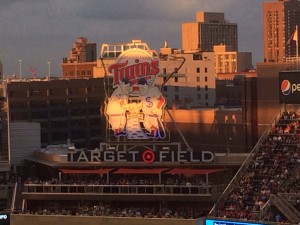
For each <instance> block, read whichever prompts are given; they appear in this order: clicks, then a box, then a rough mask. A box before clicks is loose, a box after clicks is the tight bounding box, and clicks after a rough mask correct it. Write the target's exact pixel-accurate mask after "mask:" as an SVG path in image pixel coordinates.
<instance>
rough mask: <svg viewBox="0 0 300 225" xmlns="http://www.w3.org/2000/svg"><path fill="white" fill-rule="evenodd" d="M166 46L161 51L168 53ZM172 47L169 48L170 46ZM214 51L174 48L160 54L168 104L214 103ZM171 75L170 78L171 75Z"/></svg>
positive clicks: (199, 105) (200, 105) (160, 79)
mask: <svg viewBox="0 0 300 225" xmlns="http://www.w3.org/2000/svg"><path fill="white" fill-rule="evenodd" d="M167 49H168V48H166V47H164V48H162V49H161V52H163V53H166V52H168V51H167ZM169 49H170V48H169ZM214 66H215V63H214V53H213V52H194V53H185V52H183V51H180V50H178V51H174V52H173V53H172V54H170V55H169V54H163V56H162V57H161V58H160V73H161V74H160V75H159V76H158V78H157V79H156V83H157V84H158V85H163V84H164V87H163V91H164V93H165V95H166V96H167V98H168V108H171V107H175V108H185V109H189V108H205V107H213V106H214V104H215V89H216V82H215V70H214ZM170 75H172V76H171V77H170V78H169V76H170Z"/></svg>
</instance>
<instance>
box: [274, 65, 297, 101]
mask: <svg viewBox="0 0 300 225" xmlns="http://www.w3.org/2000/svg"><path fill="white" fill-rule="evenodd" d="M279 102H280V103H286V104H300V71H285V72H280V73H279Z"/></svg>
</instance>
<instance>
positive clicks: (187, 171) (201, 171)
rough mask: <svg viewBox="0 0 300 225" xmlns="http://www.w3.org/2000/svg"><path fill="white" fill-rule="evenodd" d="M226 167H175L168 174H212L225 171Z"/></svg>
mask: <svg viewBox="0 0 300 225" xmlns="http://www.w3.org/2000/svg"><path fill="white" fill-rule="evenodd" d="M223 170H224V169H189V168H174V169H172V170H170V171H168V172H166V174H184V175H193V174H210V173H216V172H219V171H223Z"/></svg>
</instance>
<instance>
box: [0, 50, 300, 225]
mask: <svg viewBox="0 0 300 225" xmlns="http://www.w3.org/2000/svg"><path fill="white" fill-rule="evenodd" d="M128 51H130V50H128ZM130 53H131V54H128V52H126V57H129V58H130V60H129V59H128V60H127V62H126V63H128V62H129V63H131V64H132V65H127V64H126V63H124V62H123V61H121V60H120V61H117V62H116V64H117V65H113V66H112V67H111V68H110V69H111V70H113V69H114V68H122V71H123V72H121V73H120V74H118V76H116V77H117V79H118V80H117V81H115V80H111V78H104V80H105V88H107V89H106V90H105V93H106V96H105V107H104V108H103V109H102V111H101V113H102V114H103V116H104V117H105V118H106V124H105V132H106V135H105V141H104V142H101V143H100V146H99V148H96V149H93V150H89V149H76V148H75V147H74V145H73V144H72V143H67V144H66V145H59V146H58V145H57V146H48V147H46V148H42V149H40V150H36V151H34V152H33V154H32V155H31V157H26V158H25V159H24V160H25V163H26V164H25V165H26V169H25V170H24V171H23V172H24V174H25V175H24V177H22V178H20V179H19V177H13V179H12V182H11V183H10V185H11V186H12V189H11V191H12V193H11V196H12V198H11V209H10V211H9V212H3V214H2V215H0V219H1V222H3V224H12V225H22V224H41V223H43V224H45V225H47V224H56V223H64V224H66V225H67V224H82V223H88V224H112V225H114V224H120V223H125V224H149V225H151V224H157V223H159V224H165V225H168V224H178V225H181V224H199V225H200V224H207V225H210V224H277V223H279V222H280V223H287V224H298V223H299V222H300V212H299V211H300V194H299V175H300V174H299V172H300V171H299V163H300V157H299V150H300V141H299V138H300V136H299V126H300V121H299V120H300V111H299V108H298V105H297V104H298V101H299V100H298V99H299V96H298V95H299V90H298V89H299V88H298V84H299V83H300V82H299V81H298V80H299V79H298V78H297V75H298V72H295V71H288V72H281V73H280V74H279V79H278V80H277V83H278V84H279V85H278V88H277V87H275V89H277V90H278V95H279V100H278V101H279V103H280V105H281V106H280V107H279V108H278V109H277V112H276V113H275V114H274V115H273V119H272V122H271V123H270V124H268V126H266V129H265V130H264V132H263V133H262V135H260V137H259V140H258V141H257V142H256V144H255V145H254V147H253V148H252V150H251V151H250V152H249V153H232V152H230V151H229V150H230V149H231V148H234V146H233V143H231V141H232V140H231V138H230V139H228V136H227V135H228V132H232V134H235V135H236V136H231V134H230V137H235V138H234V141H236V139H238V137H239V136H238V135H240V134H241V133H242V132H240V131H241V130H243V129H242V128H243V125H238V124H236V123H232V124H225V125H224V124H214V125H215V128H216V127H217V128H216V129H218V130H221V131H222V129H223V133H224V134H223V135H224V137H225V138H223V139H224V140H226V141H227V147H228V149H226V151H225V150H224V151H223V152H217V151H216V150H215V149H213V148H211V149H209V148H203V149H193V148H192V147H191V143H192V142H193V141H194V142H195V141H198V140H195V136H194V137H189V136H188V137H185V135H184V133H182V131H181V129H180V128H182V126H178V125H177V124H176V120H173V114H172V113H170V112H169V111H168V109H166V108H165V107H164V106H165V105H166V99H165V97H164V94H163V92H162V91H161V90H163V88H161V89H158V88H157V87H156V86H155V85H153V84H154V82H153V80H154V79H155V76H156V75H157V74H156V73H155V71H156V70H155V69H153V70H151V69H150V68H155V65H156V62H155V60H154V59H153V58H151V56H149V55H147V53H144V54H145V56H144V57H139V60H134V57H135V56H136V55H135V52H130ZM141 54H143V52H141V51H140V50H139V52H138V55H139V56H140V55H141ZM124 55H125V54H124ZM122 57H123V55H121V56H120V59H124V58H122ZM124 57H125V56H124ZM126 57H125V58H126ZM141 61H142V62H141ZM137 63H142V64H143V66H142V67H139V66H138V65H136V64H137ZM120 64H121V65H120ZM126 66H128V68H129V69H126V68H125V67H126ZM123 67H124V68H123ZM130 68H135V69H133V70H134V73H133V70H131V69H130ZM139 68H143V72H141V71H139V72H138V69H139ZM153 71H154V72H153ZM137 74H138V75H137ZM170 76H172V74H171V75H170ZM125 78H126V79H125ZM113 84H114V85H113ZM232 114H233V113H232ZM181 115H182V117H184V118H186V117H188V116H190V114H181ZM232 118H233V117H232ZM166 121H167V122H166ZM183 130H190V131H193V128H190V127H185V129H183ZM172 133H176V134H175V135H174V136H172ZM190 139H192V140H193V141H190ZM211 139H216V136H213V137H211ZM236 142H238V141H236ZM207 146H209V145H207ZM217 147H218V146H216V149H217ZM227 150H228V151H227Z"/></svg>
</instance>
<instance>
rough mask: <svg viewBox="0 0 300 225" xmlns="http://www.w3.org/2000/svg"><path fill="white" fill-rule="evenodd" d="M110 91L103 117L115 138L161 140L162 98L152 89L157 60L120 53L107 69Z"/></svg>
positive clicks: (147, 55) (142, 53) (137, 51)
mask: <svg viewBox="0 0 300 225" xmlns="http://www.w3.org/2000/svg"><path fill="white" fill-rule="evenodd" d="M108 72H109V73H111V74H113V88H114V91H113V93H112V94H111V96H110V97H108V99H107V100H106V108H105V114H106V116H107V120H108V122H109V125H110V129H111V130H112V131H113V132H114V136H115V137H122V136H123V137H126V138H127V139H164V138H165V137H166V131H165V127H164V124H163V113H164V107H165V105H166V99H165V98H164V96H163V94H162V93H161V92H160V90H159V89H158V88H157V87H156V86H155V79H156V76H157V74H158V73H159V61H158V60H155V59H154V58H153V57H152V56H151V54H150V53H148V52H147V51H145V50H142V49H138V48H134V49H129V50H126V51H124V52H123V53H122V54H121V55H120V56H119V57H118V59H117V60H116V63H115V64H112V65H111V66H110V67H109V68H108Z"/></svg>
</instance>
